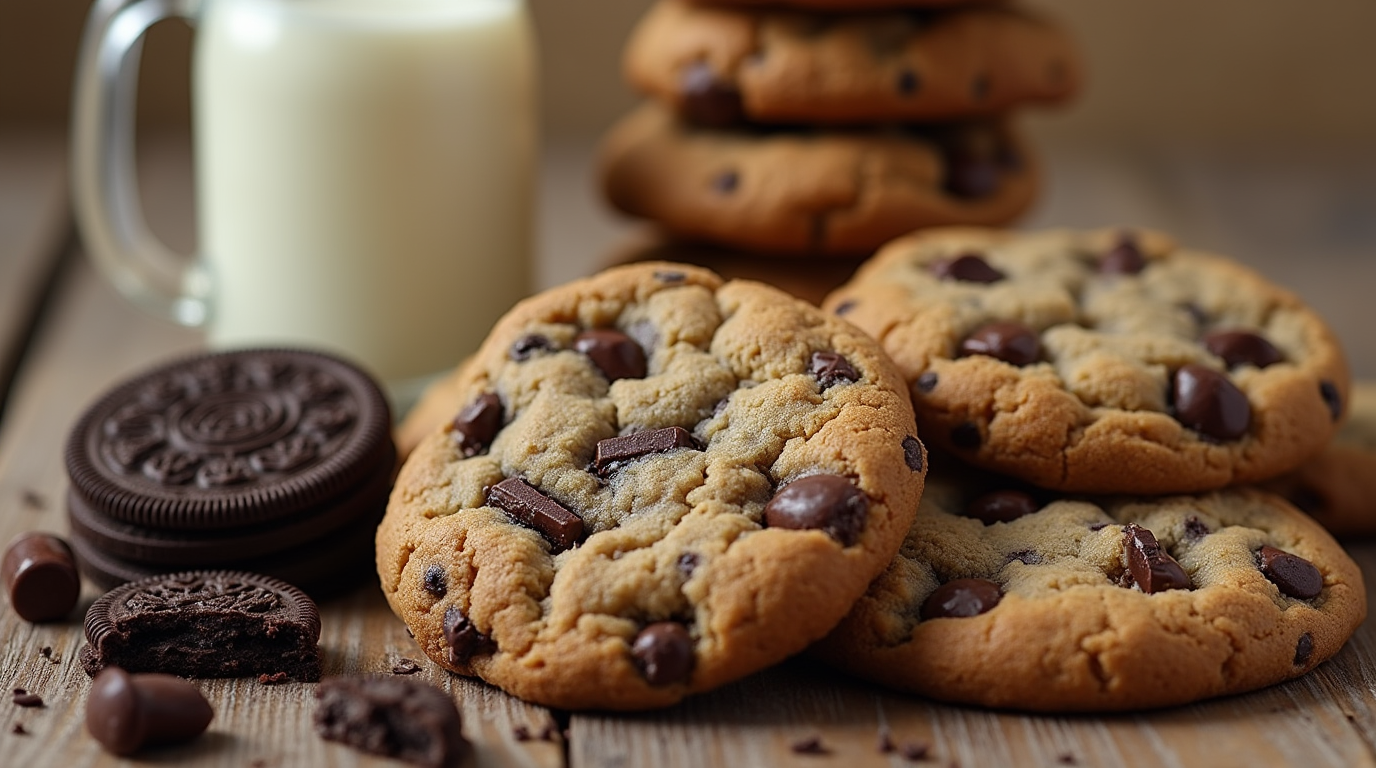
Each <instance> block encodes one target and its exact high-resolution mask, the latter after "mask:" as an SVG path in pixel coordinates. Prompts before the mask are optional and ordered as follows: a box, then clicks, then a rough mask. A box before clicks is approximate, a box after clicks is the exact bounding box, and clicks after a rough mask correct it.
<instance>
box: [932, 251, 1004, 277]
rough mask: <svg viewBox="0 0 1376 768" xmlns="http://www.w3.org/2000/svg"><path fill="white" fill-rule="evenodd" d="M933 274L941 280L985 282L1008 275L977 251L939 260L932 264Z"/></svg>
mask: <svg viewBox="0 0 1376 768" xmlns="http://www.w3.org/2000/svg"><path fill="white" fill-rule="evenodd" d="M932 274H934V275H936V276H937V278H939V279H941V280H956V281H959V282H962V283H985V284H988V283H997V282H998V281H1000V280H1002V279H1004V278H1005V277H1007V275H1005V274H1004V273H1002V272H1000V271H999V270H997V269H995V268H993V267H992V266H990V265H989V262H987V261H985V260H984V259H983V258H982V257H981V256H980V255H979V254H975V253H964V254H961V255H959V256H957V257H955V258H954V259H942V260H940V261H937V262H935V263H934V264H932Z"/></svg>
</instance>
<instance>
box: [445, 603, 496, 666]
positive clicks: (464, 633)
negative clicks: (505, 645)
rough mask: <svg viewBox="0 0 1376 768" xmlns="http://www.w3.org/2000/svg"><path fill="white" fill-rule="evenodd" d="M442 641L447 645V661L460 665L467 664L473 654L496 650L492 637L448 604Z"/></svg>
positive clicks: (477, 654)
mask: <svg viewBox="0 0 1376 768" xmlns="http://www.w3.org/2000/svg"><path fill="white" fill-rule="evenodd" d="M442 628H443V630H444V642H445V643H446V644H448V645H449V663H451V664H455V665H457V666H460V667H466V666H468V662H469V660H470V659H472V658H473V657H474V656H480V655H485V654H489V653H492V652H493V651H494V650H496V646H495V644H494V643H493V642H492V639H491V638H489V637H488V636H487V635H484V634H483V633H482V632H479V631H478V628H477V627H475V626H473V622H471V621H469V620H468V617H467V616H465V615H463V611H461V610H459V609H458V608H456V607H454V606H450V607H449V608H447V609H446V610H445V612H444V624H443V627H442Z"/></svg>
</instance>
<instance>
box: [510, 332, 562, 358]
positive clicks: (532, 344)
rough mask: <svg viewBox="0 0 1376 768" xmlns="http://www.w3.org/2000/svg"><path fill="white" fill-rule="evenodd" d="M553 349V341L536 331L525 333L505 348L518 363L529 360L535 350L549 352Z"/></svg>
mask: <svg viewBox="0 0 1376 768" xmlns="http://www.w3.org/2000/svg"><path fill="white" fill-rule="evenodd" d="M553 349H554V342H552V341H550V340H549V339H547V338H545V337H544V336H541V335H540V334H538V333H527V334H526V335H524V336H522V337H521V338H519V339H517V340H515V341H513V342H512V343H511V349H509V350H507V354H508V355H509V356H510V357H511V359H512V360H515V361H516V362H518V363H520V362H524V361H526V360H529V359H530V358H531V356H532V355H534V354H535V353H536V352H549V351H551V350H553Z"/></svg>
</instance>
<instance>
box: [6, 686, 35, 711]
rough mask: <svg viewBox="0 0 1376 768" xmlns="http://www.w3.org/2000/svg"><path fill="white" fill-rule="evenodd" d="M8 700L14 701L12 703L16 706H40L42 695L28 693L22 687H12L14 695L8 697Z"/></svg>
mask: <svg viewBox="0 0 1376 768" xmlns="http://www.w3.org/2000/svg"><path fill="white" fill-rule="evenodd" d="M10 701H12V702H14V705H15V706H17V707H41V706H43V697H42V696H39V695H38V694H36V693H29V692H28V691H26V690H24V689H23V688H15V689H14V695H13V697H12V698H11V699H10Z"/></svg>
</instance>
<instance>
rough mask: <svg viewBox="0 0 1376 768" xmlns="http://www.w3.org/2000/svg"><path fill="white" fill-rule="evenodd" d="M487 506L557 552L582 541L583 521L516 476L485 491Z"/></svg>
mask: <svg viewBox="0 0 1376 768" xmlns="http://www.w3.org/2000/svg"><path fill="white" fill-rule="evenodd" d="M487 503H488V504H491V505H493V506H496V507H499V508H500V509H501V510H502V511H504V512H506V513H507V515H508V516H509V517H511V518H512V519H513V520H516V521H517V522H519V523H522V524H524V525H527V526H530V527H531V528H534V529H535V530H537V531H539V532H540V533H542V534H544V537H545V538H546V539H548V540H549V542H550V544H552V545H553V546H554V549H555V551H556V552H560V551H563V550H565V549H568V548H569V547H572V546H573V545H575V544H577V543H578V542H579V541H580V540H581V539H582V538H583V519H582V518H580V517H579V516H578V515H575V514H574V513H572V512H570V511H568V510H567V509H565V508H564V506H563V505H561V504H560V503H559V502H557V501H555V500H554V499H551V498H550V497H548V496H546V495H544V494H543V493H540V492H539V491H537V490H535V489H534V488H532V487H531V486H530V484H529V483H527V482H526V481H524V480H522V479H520V478H519V477H508V478H507V479H505V480H503V481H502V482H500V483H497V484H496V485H494V486H492V487H491V488H489V489H487Z"/></svg>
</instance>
